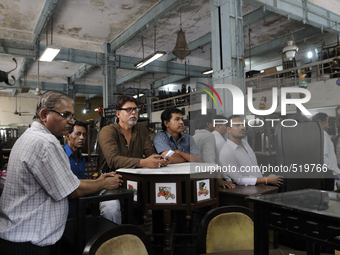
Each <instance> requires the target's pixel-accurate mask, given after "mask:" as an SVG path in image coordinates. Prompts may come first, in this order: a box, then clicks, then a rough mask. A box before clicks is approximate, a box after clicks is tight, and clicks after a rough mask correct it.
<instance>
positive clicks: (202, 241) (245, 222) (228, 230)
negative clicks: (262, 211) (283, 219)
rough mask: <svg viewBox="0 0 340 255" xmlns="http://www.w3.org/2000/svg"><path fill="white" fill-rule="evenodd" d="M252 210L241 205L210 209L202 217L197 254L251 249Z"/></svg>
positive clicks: (252, 232) (252, 241)
mask: <svg viewBox="0 0 340 255" xmlns="http://www.w3.org/2000/svg"><path fill="white" fill-rule="evenodd" d="M253 218H254V215H253V211H252V210H250V209H248V208H246V207H241V206H222V207H219V208H215V209H212V210H210V211H209V212H208V213H207V214H206V215H205V216H204V218H203V219H202V222H201V231H200V233H199V235H198V240H197V254H203V253H212V252H221V251H235V250H253V249H254V222H253Z"/></svg>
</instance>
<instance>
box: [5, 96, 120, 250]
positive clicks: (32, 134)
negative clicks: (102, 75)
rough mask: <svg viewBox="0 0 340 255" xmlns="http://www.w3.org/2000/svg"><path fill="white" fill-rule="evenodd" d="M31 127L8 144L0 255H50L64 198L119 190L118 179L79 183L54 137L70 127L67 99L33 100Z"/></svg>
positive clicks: (106, 177) (62, 217) (63, 212)
mask: <svg viewBox="0 0 340 255" xmlns="http://www.w3.org/2000/svg"><path fill="white" fill-rule="evenodd" d="M34 120H35V121H34V122H33V123H32V126H31V127H30V128H29V129H27V130H26V131H25V132H24V133H23V134H22V135H21V136H20V137H19V139H18V140H17V141H16V143H15V144H14V146H13V148H12V151H11V155H10V157H9V162H8V168H7V170H8V171H7V177H6V184H5V187H4V190H3V193H2V195H1V197H0V251H1V254H2V255H12V254H35V255H39V254H44V255H45V254H53V252H54V251H55V250H56V247H55V245H54V244H55V243H56V242H57V241H58V240H59V239H60V238H61V236H62V234H63V232H64V229H65V225H66V220H67V214H68V198H76V197H80V196H83V195H87V194H91V193H94V192H97V191H99V190H102V189H115V188H118V187H119V185H121V182H122V181H121V180H120V177H121V176H120V175H115V174H114V173H112V174H106V175H103V176H101V177H100V178H98V179H97V180H87V181H86V182H85V181H84V180H79V179H78V178H77V177H76V176H75V175H74V174H73V173H72V171H71V168H70V162H69V160H68V158H67V156H66V154H65V152H64V150H63V148H62V147H61V145H60V143H59V141H58V139H57V137H62V136H64V135H67V134H68V133H69V130H70V129H71V127H72V125H74V112H73V99H72V98H71V97H69V96H68V95H67V94H65V93H63V92H58V91H48V92H45V93H44V94H43V95H41V97H40V98H39V101H38V104H37V107H36V113H35V116H34Z"/></svg>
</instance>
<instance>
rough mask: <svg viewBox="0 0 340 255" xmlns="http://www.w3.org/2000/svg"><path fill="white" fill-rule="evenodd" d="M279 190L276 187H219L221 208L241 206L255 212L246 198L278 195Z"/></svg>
mask: <svg viewBox="0 0 340 255" xmlns="http://www.w3.org/2000/svg"><path fill="white" fill-rule="evenodd" d="M278 190H279V188H278V187H276V186H264V185H255V186H239V185H236V187H235V188H234V189H224V188H222V187H219V189H218V195H219V206H225V205H239V206H244V207H248V208H250V209H252V210H253V204H252V203H250V202H249V201H247V200H246V197H251V196H257V195H265V194H272V193H277V192H278Z"/></svg>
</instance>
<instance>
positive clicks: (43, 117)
mask: <svg viewBox="0 0 340 255" xmlns="http://www.w3.org/2000/svg"><path fill="white" fill-rule="evenodd" d="M47 115H48V111H47V110H46V109H45V108H43V109H41V110H40V113H39V119H40V120H41V121H42V122H45V121H46V119H47Z"/></svg>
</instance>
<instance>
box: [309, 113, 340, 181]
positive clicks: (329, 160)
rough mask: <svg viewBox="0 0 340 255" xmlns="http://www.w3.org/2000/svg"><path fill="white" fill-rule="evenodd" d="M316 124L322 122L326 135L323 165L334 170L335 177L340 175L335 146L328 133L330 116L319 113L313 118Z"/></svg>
mask: <svg viewBox="0 0 340 255" xmlns="http://www.w3.org/2000/svg"><path fill="white" fill-rule="evenodd" d="M312 120H313V121H315V122H321V124H322V128H323V134H324V142H323V147H324V153H323V163H324V164H326V165H327V168H328V169H330V170H332V171H333V173H334V175H339V174H340V169H339V168H338V162H337V160H336V155H335V150H334V145H333V143H332V140H331V138H330V137H329V135H328V133H327V131H328V129H329V123H328V115H327V114H326V113H323V112H318V113H317V114H315V115H314V116H313V118H312Z"/></svg>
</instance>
